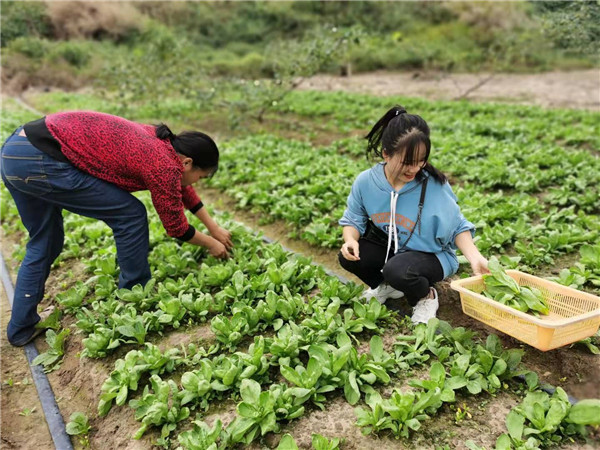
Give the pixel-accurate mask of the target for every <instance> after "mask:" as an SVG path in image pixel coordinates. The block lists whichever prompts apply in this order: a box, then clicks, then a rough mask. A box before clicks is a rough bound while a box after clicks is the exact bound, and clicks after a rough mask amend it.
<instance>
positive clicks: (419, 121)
mask: <svg viewBox="0 0 600 450" xmlns="http://www.w3.org/2000/svg"><path fill="white" fill-rule="evenodd" d="M365 139H367V142H368V143H367V158H368V159H369V158H373V157H374V156H375V157H378V158H381V157H383V154H384V153H385V155H386V156H389V157H392V156H394V155H395V154H398V153H404V159H403V161H402V164H405V165H413V164H416V163H417V159H418V155H419V150H420V148H421V146H425V165H424V166H423V168H422V169H421V170H420V171H419V173H418V174H417V178H418V179H421V178H423V174H422V171H424V170H426V171H427V172H429V174H431V175H432V176H433V178H434V179H435V180H436V181H438V182H439V183H441V184H444V183H445V182H446V181H447V180H448V179H447V177H446V175H444V174H443V173H442V172H440V171H439V170H438V169H436V168H435V167H433V166H432V165H431V164H430V163H429V154H430V152H431V141H430V140H429V125H427V122H425V120H424V119H423V118H422V117H421V116H418V115H416V114H408V113H407V112H406V109H404V108H403V107H402V106H400V105H396V106H394V107H392V108H391V109H390V110H389V111H387V112H386V113H385V114H384V115H383V117H381V119H379V120H378V121H377V123H376V124H375V125H374V126H373V128H372V129H371V131H370V132H369V134H367V135H366V136H365Z"/></svg>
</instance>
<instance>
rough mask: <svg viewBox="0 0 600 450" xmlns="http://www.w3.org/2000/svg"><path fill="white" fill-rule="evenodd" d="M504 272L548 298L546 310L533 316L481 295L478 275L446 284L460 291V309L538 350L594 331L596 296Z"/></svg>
mask: <svg viewBox="0 0 600 450" xmlns="http://www.w3.org/2000/svg"><path fill="white" fill-rule="evenodd" d="M506 273H507V274H508V275H509V276H511V277H512V278H513V279H514V280H515V281H516V282H517V284H518V285H519V286H528V287H535V288H538V289H539V290H540V291H541V292H542V294H543V295H544V297H545V298H546V300H547V301H548V305H549V307H550V313H549V314H548V315H546V316H543V315H540V316H539V317H535V316H533V315H531V314H526V313H523V312H521V311H517V310H516V309H514V308H510V307H508V306H506V305H503V304H501V303H498V302H496V301H494V300H492V299H489V298H487V297H485V296H484V295H483V294H481V293H482V292H483V290H484V288H485V284H484V281H483V277H482V276H481V275H478V276H475V277H471V278H464V279H462V280H456V281H453V282H452V283H451V284H450V286H451V287H452V289H454V290H456V291H458V292H459V293H460V302H461V304H462V309H463V312H464V313H465V314H466V315H468V316H471V317H473V318H475V319H477V320H479V321H481V322H483V323H485V324H487V325H489V326H490V327H493V328H495V329H497V330H500V331H502V332H503V333H506V334H508V335H510V336H512V337H514V338H515V339H518V340H520V341H522V342H525V343H526V344H529V345H531V346H532V347H535V348H537V349H539V350H542V351H547V350H552V349H553V348H558V347H562V346H564V345H568V344H572V343H573V342H577V341H579V340H581V339H585V338H586V337H589V336H592V335H594V334H595V333H596V331H598V327H599V326H600V297H597V296H595V295H592V294H588V293H586V292H581V291H578V290H576V289H572V288H569V287H566V286H562V285H560V284H558V283H554V282H552V281H548V280H544V279H542V278H539V277H536V276H533V275H529V274H527V273H523V272H519V271H518V270H507V271H506Z"/></svg>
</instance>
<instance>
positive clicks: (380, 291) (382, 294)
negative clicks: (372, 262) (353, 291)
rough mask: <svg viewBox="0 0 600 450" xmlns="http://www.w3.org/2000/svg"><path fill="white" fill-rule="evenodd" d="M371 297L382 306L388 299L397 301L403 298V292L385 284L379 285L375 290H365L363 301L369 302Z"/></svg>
mask: <svg viewBox="0 0 600 450" xmlns="http://www.w3.org/2000/svg"><path fill="white" fill-rule="evenodd" d="M373 297H375V299H376V300H377V301H378V302H379V303H381V304H382V305H383V304H384V303H385V302H386V300H387V299H388V298H393V299H397V298H402V297H404V292H402V291H398V290H396V289H394V288H393V287H391V286H390V285H389V284H387V283H381V284H380V285H379V286H377V287H376V288H375V289H367V290H366V291H364V292H363V295H362V298H363V299H365V300H370V299H371V298H373Z"/></svg>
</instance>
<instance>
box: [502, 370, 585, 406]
mask: <svg viewBox="0 0 600 450" xmlns="http://www.w3.org/2000/svg"><path fill="white" fill-rule="evenodd" d="M514 378H515V379H517V380H519V381H522V382H523V383H526V382H527V381H526V380H525V375H517V376H516V377H514ZM539 390H540V391H544V392H545V393H546V394H549V395H553V394H554V393H555V392H556V388H555V387H554V386H552V385H551V384H543V385H541V386H540V387H539ZM567 397H568V398H569V403H570V404H571V405H574V404H575V403H577V402H578V401H579V400H577V399H576V398H575V397H573V396H571V395H569V394H567Z"/></svg>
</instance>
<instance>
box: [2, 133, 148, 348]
mask: <svg viewBox="0 0 600 450" xmlns="http://www.w3.org/2000/svg"><path fill="white" fill-rule="evenodd" d="M20 130H21V129H20V128H19V129H17V130H16V131H15V132H14V133H13V135H12V136H11V137H10V138H8V139H7V141H6V142H5V143H4V145H3V146H2V150H1V155H2V158H1V159H2V167H1V172H2V180H3V181H4V184H5V185H6V187H7V188H8V190H9V192H10V194H11V195H12V197H13V199H14V200H15V203H16V205H17V209H18V211H19V215H20V216H21V220H22V221H23V225H25V228H27V231H28V232H29V242H28V243H27V249H26V253H25V258H24V259H23V262H22V264H21V268H20V269H19V274H18V276H17V284H16V286H15V297H14V303H13V309H12V316H11V319H10V322H9V323H8V329H7V334H8V340H9V342H10V343H11V344H13V345H22V344H23V343H24V342H26V341H27V340H28V339H29V338H30V337H31V336H32V335H33V332H34V327H35V324H36V323H37V322H39V320H40V316H39V315H38V313H37V305H38V304H39V303H40V301H41V300H42V298H43V296H44V285H45V283H46V279H47V278H48V275H49V273H50V267H51V265H52V263H53V262H54V260H55V259H56V258H57V257H58V255H59V254H60V252H61V250H62V247H63V241H64V230H63V219H62V210H63V209H66V210H68V211H71V212H73V213H76V214H80V215H82V216H86V217H92V218H94V219H99V220H102V221H104V222H105V223H106V224H107V225H108V226H109V227H110V228H111V229H112V231H113V234H114V237H115V243H116V246H117V261H118V264H119V267H120V269H121V270H120V275H119V287H120V288H131V287H133V286H134V285H136V284H138V283H141V284H145V283H146V282H147V281H148V280H149V279H150V267H149V265H148V251H149V235H148V219H147V215H146V208H145V207H144V205H143V204H142V202H140V201H139V200H138V199H136V198H135V197H134V196H133V195H131V194H130V193H129V192H126V191H124V190H123V189H121V188H119V187H117V186H116V185H114V184H111V183H108V182H106V181H102V180H100V179H98V178H96V177H93V176H91V175H88V174H86V173H84V172H82V171H80V170H79V169H77V168H76V167H75V166H73V165H71V164H69V163H63V162H60V161H57V160H55V159H54V158H52V157H50V156H48V155H47V154H46V153H44V152H42V151H40V150H38V149H37V148H35V147H34V146H33V145H31V143H30V142H29V140H28V139H27V138H26V137H22V136H19V135H18V133H19V131H20Z"/></svg>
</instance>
